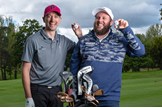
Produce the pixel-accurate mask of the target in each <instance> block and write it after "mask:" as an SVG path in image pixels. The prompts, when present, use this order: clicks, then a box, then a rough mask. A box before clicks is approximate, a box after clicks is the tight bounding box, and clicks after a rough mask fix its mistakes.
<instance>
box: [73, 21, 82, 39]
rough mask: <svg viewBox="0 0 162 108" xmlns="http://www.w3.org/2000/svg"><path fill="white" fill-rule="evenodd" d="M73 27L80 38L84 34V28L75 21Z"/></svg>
mask: <svg viewBox="0 0 162 108" xmlns="http://www.w3.org/2000/svg"><path fill="white" fill-rule="evenodd" d="M71 28H72V30H73V31H74V33H75V35H76V36H77V37H78V38H80V37H81V36H82V30H81V27H80V25H78V24H76V23H74V24H71Z"/></svg>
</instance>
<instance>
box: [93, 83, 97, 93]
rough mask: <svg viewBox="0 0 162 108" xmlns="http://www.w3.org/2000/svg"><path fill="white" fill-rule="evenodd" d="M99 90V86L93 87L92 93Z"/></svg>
mask: <svg viewBox="0 0 162 108" xmlns="http://www.w3.org/2000/svg"><path fill="white" fill-rule="evenodd" d="M98 89H99V87H98V85H97V84H94V85H93V87H92V92H95V91H97V90H98Z"/></svg>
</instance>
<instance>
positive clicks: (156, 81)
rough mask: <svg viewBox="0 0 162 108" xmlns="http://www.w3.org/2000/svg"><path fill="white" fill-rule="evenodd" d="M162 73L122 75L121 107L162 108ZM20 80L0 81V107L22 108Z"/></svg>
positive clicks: (22, 98) (23, 101) (23, 100)
mask: <svg viewBox="0 0 162 108" xmlns="http://www.w3.org/2000/svg"><path fill="white" fill-rule="evenodd" d="M161 100H162V71H150V72H130V73H123V81H122V90H121V103H120V106H121V107H160V106H162V102H161ZM24 104H25V98H24V92H23V87H22V82H21V79H17V80H6V81H0V107H24Z"/></svg>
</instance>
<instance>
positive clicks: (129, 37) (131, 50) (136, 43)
mask: <svg viewBox="0 0 162 108" xmlns="http://www.w3.org/2000/svg"><path fill="white" fill-rule="evenodd" d="M120 31H121V32H122V33H123V34H124V37H125V38H126V41H127V43H128V45H127V54H128V55H129V56H137V57H138V56H143V55H144V54H145V47H144V45H143V44H142V42H141V41H140V39H139V38H138V37H137V36H135V35H134V33H133V31H132V29H131V28H130V27H129V26H128V27H127V28H125V29H122V30H120Z"/></svg>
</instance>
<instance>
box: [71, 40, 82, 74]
mask: <svg viewBox="0 0 162 108" xmlns="http://www.w3.org/2000/svg"><path fill="white" fill-rule="evenodd" d="M79 43H80V41H78V43H77V45H76V46H75V48H74V50H73V53H72V56H71V62H70V71H71V72H72V74H73V75H75V76H76V75H77V73H78V70H79V69H80V63H81V57H80V48H79Z"/></svg>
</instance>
